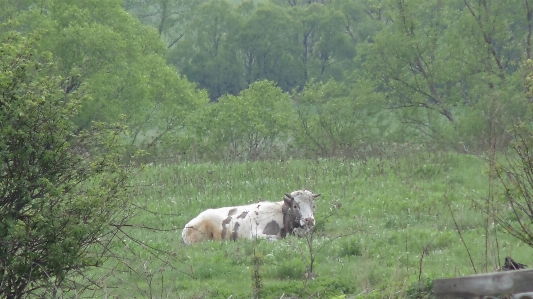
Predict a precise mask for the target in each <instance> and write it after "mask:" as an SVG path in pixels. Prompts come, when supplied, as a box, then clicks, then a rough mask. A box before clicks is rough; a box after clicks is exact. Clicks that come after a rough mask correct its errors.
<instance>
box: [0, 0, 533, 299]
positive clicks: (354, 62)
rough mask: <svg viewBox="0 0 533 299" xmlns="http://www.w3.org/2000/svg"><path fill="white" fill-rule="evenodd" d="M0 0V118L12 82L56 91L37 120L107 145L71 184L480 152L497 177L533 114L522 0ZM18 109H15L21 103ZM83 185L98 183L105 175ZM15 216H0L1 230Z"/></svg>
mask: <svg viewBox="0 0 533 299" xmlns="http://www.w3.org/2000/svg"><path fill="white" fill-rule="evenodd" d="M0 7H2V10H1V11H0V40H1V41H2V49H1V50H2V52H1V53H2V56H1V60H2V61H1V62H2V71H3V72H2V77H1V78H0V79H1V80H2V81H0V83H2V84H3V85H2V88H3V90H4V91H6V90H10V91H11V90H13V93H8V92H4V93H3V101H2V106H0V107H2V109H4V110H2V113H7V112H6V111H11V112H13V111H15V110H13V109H12V108H13V107H15V106H10V105H11V104H9V105H8V104H7V103H8V102H9V99H17V100H18V99H19V95H20V94H24V96H26V97H29V98H31V99H32V101H31V105H30V104H28V107H30V106H31V107H33V106H32V105H35V107H40V106H39V105H41V104H39V103H42V102H39V101H40V100H39V99H47V98H48V97H49V95H50V94H51V95H54V98H56V99H57V102H53V103H52V104H50V105H51V106H50V107H48V108H49V110H46V111H47V112H42V111H41V110H39V111H40V112H39V113H44V114H39V115H40V116H42V118H39V119H40V120H42V123H47V122H48V121H49V120H50V119H53V120H54V121H55V120H60V119H67V120H68V122H66V123H62V121H63V120H61V121H58V123H60V124H61V126H59V127H60V128H62V130H63V131H61V132H63V133H62V134H65V132H67V131H68V132H70V133H72V135H73V136H74V135H75V136H76V138H80V139H79V140H80V141H79V142H80V143H79V144H78V143H75V144H74V143H73V142H70V143H72V144H73V146H74V148H73V149H74V150H75V152H76V153H81V154H83V155H85V154H87V153H88V152H90V150H89V148H91V147H92V146H95V145H96V146H95V148H96V149H97V150H98V151H99V153H105V154H106V155H111V154H112V156H105V155H104V157H108V158H109V160H106V159H107V158H106V159H103V160H102V161H105V163H104V162H101V163H100V164H99V163H95V162H94V160H91V161H90V162H92V163H89V162H88V163H89V164H87V165H86V166H84V167H87V168H84V170H83V171H82V170H79V171H78V170H77V171H78V172H76V175H77V176H81V177H82V179H80V181H83V180H85V178H86V177H85V176H84V174H85V173H87V169H89V170H90V171H89V172H91V171H93V172H94V173H95V174H96V175H100V174H101V173H104V172H105V171H109V173H116V171H117V170H116V167H117V165H126V164H128V165H130V164H129V163H130V162H132V163H138V164H143V163H153V164H151V165H181V163H185V164H187V163H191V164H198V165H203V164H201V163H226V162H249V163H255V162H254V161H272V162H273V163H274V162H276V163H279V161H281V162H283V161H292V160H293V159H294V160H298V159H310V160H314V161H322V160H320V159H351V160H353V161H365V162H366V161H381V162H383V161H384V160H383V159H385V161H396V160H395V159H397V158H398V157H399V156H404V155H407V154H408V153H415V154H417V153H421V154H420V155H422V156H423V155H424V154H431V153H446V154H468V155H479V156H481V157H484V158H487V160H490V161H492V162H490V163H488V164H487V169H488V172H489V173H493V172H494V173H496V172H497V171H496V170H495V168H494V165H495V162H494V161H495V160H494V159H495V157H497V156H498V155H500V154H502V155H503V154H504V153H507V152H508V149H509V148H510V147H511V148H512V147H513V146H515V145H516V141H517V140H518V141H519V142H523V143H522V144H523V145H528V144H529V143H528V142H529V141H530V139H528V138H529V137H528V136H529V135H528V133H524V134H522V135H520V134H518V133H517V132H519V131H517V130H520V129H524V128H526V129H525V131H520V132H522V133H523V132H528V131H527V127H528V126H529V124H530V122H531V120H532V115H533V114H532V111H531V93H530V90H529V88H530V86H531V84H532V83H531V81H532V76H531V73H532V68H533V65H532V62H531V56H532V55H533V54H532V45H531V42H532V41H531V39H532V35H533V6H532V3H530V1H528V0H511V1H508V0H507V1H504V0H501V1H500V0H498V1H469V0H453V1H419V0H412V1H402V0H363V1H353V0H329V1H328V0H317V1H311V0H308V1H302V0H286V1H282V0H269V1H231V2H228V1H221V0H211V1H204V0H125V1H121V0H88V1H74V0H44V1H34V0H0ZM21 58H23V59H21ZM22 61H23V62H24V63H23V62H22ZM14 70H17V71H14ZM12 78H15V79H13V80H11V79H12ZM32 82H33V83H32ZM35 82H37V83H35ZM19 84H22V85H21V86H24V88H21V89H18V87H17V88H14V86H19ZM24 84H28V85H24ZM32 84H37V85H36V86H44V87H46V88H45V89H43V90H44V91H42V90H41V89H39V90H40V91H39V92H35V91H34V90H33V89H32V88H33V87H35V86H34V85H32ZM28 86H29V87H31V88H28ZM20 90H25V91H24V92H21V91H20ZM6 99H8V100H6ZM66 99H72V100H68V101H67V100H66ZM43 101H44V100H43ZM27 103H30V102H27ZM22 106H24V105H22ZM22 106H21V107H22ZM9 109H12V110H9ZM17 109H22V110H17V113H16V114H13V115H14V117H15V118H17V119H20V118H21V117H24V116H25V115H30V114H28V113H27V111H26V110H24V109H29V108H24V107H22V108H17ZM3 115H4V114H3ZM43 115H44V116H43ZM62 115H63V116H62ZM28 117H29V116H28ZM40 127H42V126H41V125H40V123H37V124H36V125H33V126H31V128H32V130H33V129H34V130H38V128H40ZM103 127H106V128H108V129H109V130H111V131H112V132H113V133H109V132H108V131H105V130H104V129H102V128H103ZM42 128H48V127H42ZM2 132H3V134H6V135H3V136H8V135H9V134H15V133H13V132H16V134H19V135H20V136H23V137H21V138H24V136H25V135H24V132H22V131H16V130H15V131H12V130H11V129H9V130H8V129H6V130H5V131H2ZM50 132H51V131H50ZM54 132H55V131H54ZM88 132H89V133H88ZM90 132H93V133H90ZM94 132H97V133H94ZM513 132H514V133H513ZM108 133H109V135H106V134H108ZM84 134H86V135H84ZM98 134H103V135H102V136H100V135H98ZM52 135H53V134H51V136H52ZM9 136H14V135H9ZM17 136H18V135H17ZM53 136H56V135H53ZM58 136H59V135H58ZM61 136H63V137H62V138H64V140H70V139H69V137H68V136H69V134H66V135H61ZM87 136H89V137H91V138H96V140H97V141H95V140H92V139H90V138H89V137H87ZM95 136H97V137H98V138H97V137H95ZM106 136H107V137H106ZM110 136H112V137H110ZM517 136H518V137H517ZM17 138H18V137H17ZM43 138H44V137H43ZM102 138H103V139H105V138H109V139H110V140H111V139H112V144H113V145H112V146H111V145H109V144H111V143H106V142H111V141H105V142H104V141H102V140H103V139H102ZM52 139H53V138H52ZM6 140H7V139H6ZM42 140H44V139H42ZM76 140H78V139H76ZM106 140H107V139H106ZM84 142H86V143H84ZM59 143H60V142H58V143H57V144H59ZM67 143H68V142H67ZM67 143H61V144H67ZM70 143H69V144H70ZM49 144H50V141H49V140H47V141H46V142H44V143H43V148H46V147H47V146H49ZM0 146H4V145H3V144H0ZM106 146H109V147H106ZM6 148H8V147H6V146H4V147H2V149H3V150H5V149H6ZM69 152H70V150H69ZM422 153H423V154H422ZM2 155H4V152H2ZM22 155H23V154H22ZM6 157H8V156H6ZM9 157H11V156H9ZM518 157H521V158H524V157H525V158H526V159H525V160H524V159H523V161H528V160H527V157H528V154H526V155H525V156H521V155H520V152H518ZM5 159H8V158H5ZM9 159H11V158H9ZM376 159H377V160H376ZM387 159H392V160H387ZM465 159H466V158H465ZM4 161H8V160H4ZM9 161H11V160H9ZM343 161H346V160H343ZM381 162H380V163H381ZM10 163H11V162H9V163H8V162H6V163H5V164H4V166H3V167H7V166H6V165H8V166H10V165H12V164H10ZM69 163H71V164H70V165H71V166H72V165H76V163H73V162H72V161H70V162H69ZM106 163H109V164H106ZM383 163H385V162H383ZM387 163H389V162H387ZM391 163H392V162H391ZM459 164H461V163H459ZM13 165H14V164H13ZM221 165H226V164H221ZM250 165H251V164H250ZM377 165H378V166H377V167H383V165H384V164H379V163H378V164H377ZM379 165H381V166H379ZM100 166H101V167H102V168H101V169H99V168H98V167H100ZM391 167H392V166H391ZM424 167H426V165H424ZM8 168H9V167H7V168H5V169H8ZM331 168H332V169H334V168H335V166H331ZM5 169H4V168H3V170H2V171H4V172H2V173H0V174H2V175H4V174H5V173H8V170H5ZM103 169H104V170H103ZM424 169H425V168H424ZM9 171H11V169H10V168H9ZM424 171H426V170H423V172H424ZM13 173H16V172H13ZM91 173H92V172H91ZM381 173H382V174H383V169H381ZM124 176H127V175H126V174H124ZM6 177H7V176H6ZM112 177H113V179H112V180H115V181H113V182H120V183H117V185H120V186H122V187H124V186H125V185H126V183H124V182H125V181H123V180H122V177H120V178H116V177H115V176H112ZM489 177H490V175H489ZM69 178H70V177H69ZM489 181H490V179H489ZM89 182H90V184H97V183H102V182H104V183H102V186H105V187H106V188H108V187H109V184H107V183H105V182H107V181H106V179H103V178H101V177H99V179H97V180H96V181H92V180H90V181H89ZM491 182H492V181H491ZM491 184H492V183H489V186H488V188H489V192H488V196H489V197H490V196H492V189H491V188H492V185H491ZM47 186H48V185H47ZM2 187H3V189H2V191H3V193H2V194H3V196H5V195H6V194H8V195H10V196H11V195H12V194H10V193H9V191H6V190H8V189H9V188H8V187H10V185H8V184H3V185H2ZM24 188H27V186H26V187H24ZM24 188H23V189H24ZM42 188H44V187H43V186H42V185H40V186H38V187H36V188H35V189H34V190H37V191H36V194H37V193H38V194H41V193H43V194H44V193H46V192H41V190H44V189H42ZM47 188H48V187H47ZM24 190H26V189H24ZM70 190H72V189H70V188H66V189H61V191H57V190H56V191H57V192H58V193H61V194H63V193H65V192H69V191H70ZM288 191H290V190H284V191H283V192H288ZM84 192H86V193H87V194H90V195H88V197H87V198H89V197H90V198H93V199H94V198H96V194H92V193H91V192H89V191H88V190H85V191H84ZM269 192H270V191H269ZM84 194H85V193H84ZM15 195H16V194H15ZM15 195H13V196H15ZM100 195H101V194H100ZM32 196H33V195H32ZM39 196H40V195H39ZM39 196H36V197H39ZM113 196H115V195H113ZM116 196H117V197H120V198H124V194H117V195H116ZM250 196H252V195H251V194H250ZM5 197H6V198H7V197H8V196H5ZM516 198H519V196H517V197H516ZM528 200H529V199H528ZM91 203H92V204H95V205H98V203H94V202H92V201H91ZM123 204H124V205H125V204H126V203H120V204H117V206H116V207H115V208H117V207H118V208H119V209H120V208H123V207H124V205H123ZM491 205H492V204H491ZM15 206H16V205H15ZM201 207H204V206H201ZM195 208H198V206H196V207H195ZM87 213H88V214H87V215H89V214H91V215H92V214H94V211H91V212H90V213H89V212H87ZM190 213H193V209H192V208H191V211H190ZM487 214H491V213H485V215H487ZM10 215H11V214H10ZM102 215H107V214H106V213H103V214H102ZM491 215H492V216H494V215H495V214H491ZM527 215H529V214H527V213H526V216H527ZM32 216H33V214H32ZM108 216H109V215H107V216H102V218H100V221H101V220H102V219H103V218H106V217H108ZM189 216H190V217H192V216H194V215H187V217H189ZM521 216H522V214H520V216H517V218H520V217H521ZM9 217H14V218H13V219H16V217H19V216H16V217H15V216H9ZM9 217H7V216H6V217H3V218H4V219H8V218H9ZM20 217H21V218H20V219H26V218H24V217H27V215H26V216H24V217H23V216H20ZM121 217H123V218H121V219H122V220H126V219H130V218H129V217H131V215H128V216H124V215H123V216H121ZM184 217H185V216H184ZM9 219H11V218H9ZM494 219H495V218H494ZM505 219H507V218H505ZM21 221H23V220H21ZM13 223H15V224H13ZM13 223H11V222H9V223H8V224H5V223H4V224H2V226H0V228H1V229H2V230H4V231H3V233H4V234H5V235H10V234H11V233H12V232H13V231H12V230H11V227H12V225H15V226H16V221H15V222H13ZM485 223H486V222H485ZM28 227H29V226H28ZM115 227H117V226H116V225H115ZM21 229H22V228H21ZM69 231H70V230H69ZM99 233H100V232H91V238H90V241H88V243H87V244H90V245H93V244H94V242H93V241H94V240H95V238H93V237H95V236H97V235H98V234H99ZM75 235H76V234H75ZM76 236H77V235H76ZM524 238H525V239H524ZM524 238H522V239H521V240H522V241H523V242H524V243H526V244H529V243H528V242H531V239H528V238H530V237H528V236H527V234H526V237H524ZM519 239H520V238H519ZM528 240H529V241H528ZM84 244H85V243H84ZM87 244H85V245H87ZM487 244H488V243H486V245H487ZM85 245H84V246H85ZM347 246H351V245H350V244H348V245H347ZM487 246H488V245H487ZM81 247H83V246H81ZM89 247H90V246H89V245H87V247H83V248H89ZM406 247H407V245H406ZM47 250H48V249H47ZM106 250H107V247H106ZM12 252H15V253H17V252H19V251H17V250H16V249H14V251H12ZM2 254H7V253H6V252H4V253H2V252H1V251H0V257H2V256H3V255H2ZM5 256H7V255H5ZM5 256H4V259H5ZM78 257H79V256H78ZM97 264H98V263H97V262H94V261H92V260H91V261H86V262H84V263H82V265H78V266H79V268H80V269H82V268H84V267H86V266H94V265H97ZM486 264H487V263H485V266H487V265H486ZM43 265H44V264H43ZM54 265H55V264H54ZM56 266H57V265H56ZM3 267H4V268H3V269H4V270H5V269H7V268H9V267H8V266H5V265H4V266H3ZM54 267H55V266H54ZM43 269H44V266H43ZM56 270H57V269H56ZM56 270H54V271H56ZM6 271H7V270H6ZM59 272H61V271H59ZM6 273H7V272H6ZM47 273H49V272H46V271H43V273H41V275H42V276H43V277H45V276H47V275H48V274H47ZM54 275H59V274H57V273H55V274H54ZM62 275H63V274H61V275H59V276H58V277H63V276H62ZM2 277H4V276H2ZM4 278H5V277H4ZM63 278H64V277H63ZM63 278H62V279H63ZM60 280H61V279H60ZM418 281H419V282H420V275H419V276H418ZM55 282H56V283H57V282H58V280H55ZM2 283H4V280H2ZM6 283H7V282H6ZM17 283H18V284H19V285H24V288H26V287H27V284H25V282H22V283H21V282H17V281H13V282H11V284H12V285H13V286H14V288H15V289H16V287H15V286H17ZM57 285H59V283H57ZM95 285H96V284H95ZM36 289H38V288H36ZM73 289H76V287H73ZM351 291H353V290H351ZM12 294H16V291H14V292H13V293H12ZM402 294H405V293H402ZM13 296H14V295H13ZM14 297H16V296H14Z"/></svg>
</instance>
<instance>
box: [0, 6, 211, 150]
mask: <svg viewBox="0 0 533 299" xmlns="http://www.w3.org/2000/svg"><path fill="white" fill-rule="evenodd" d="M15 2H16V1H15ZM8 8H9V11H11V12H12V14H10V15H9V18H7V19H5V20H3V21H2V23H1V24H0V28H2V29H3V30H16V31H18V32H21V33H22V34H25V33H27V32H32V31H33V30H38V31H39V32H40V38H39V40H38V41H37V42H36V43H35V45H36V47H38V48H39V49H41V50H44V51H47V52H50V53H51V54H52V55H53V56H54V61H55V65H56V67H55V68H54V69H50V70H47V71H49V72H51V73H50V75H53V76H61V77H62V78H64V80H63V81H62V84H61V88H62V89H63V90H64V91H65V92H66V93H67V94H73V95H76V96H78V97H80V98H82V99H83V100H81V101H80V106H79V107H78V109H79V113H77V115H76V116H75V117H74V118H73V120H74V122H75V124H76V126H77V128H78V129H79V130H82V129H87V128H89V127H90V126H91V124H92V123H93V121H99V122H107V123H112V122H119V121H124V122H125V123H126V124H127V125H128V127H129V128H130V130H131V132H132V135H131V136H122V137H125V138H124V139H123V142H124V144H125V145H128V146H129V147H130V153H133V152H135V151H136V150H137V149H139V148H141V149H148V150H150V152H151V153H159V154H163V153H165V151H168V149H169V148H173V149H176V150H179V151H181V152H183V151H186V150H189V149H190V147H191V138H190V137H189V136H187V134H190V133H188V131H187V129H188V128H187V125H188V124H189V123H190V118H192V117H194V113H195V111H196V110H197V109H198V108H199V107H202V106H203V105H204V104H205V103H206V102H207V100H208V98H207V95H206V94H205V93H204V92H202V91H198V90H197V89H196V87H195V86H194V85H193V84H191V83H189V82H188V81H187V80H186V79H185V78H183V77H181V76H179V75H178V74H177V73H176V72H175V70H174V69H173V68H171V67H169V66H167V65H166V61H165V59H164V54H165V47H164V45H163V44H162V42H161V41H160V39H159V36H158V35H157V32H156V31H155V30H153V29H152V28H150V27H148V26H144V25H142V24H141V23H140V22H139V21H138V20H137V19H135V18H134V17H133V16H131V15H130V14H129V13H127V12H126V11H125V10H124V9H123V7H122V1H120V0H113V1H107V0H91V1H82V2H79V1H78V2H77V1H70V0H49V1H27V3H26V2H21V3H18V4H15V3H13V2H11V3H9V5H8ZM161 145H165V146H161ZM156 147H158V148H157V150H155V149H154V148H156Z"/></svg>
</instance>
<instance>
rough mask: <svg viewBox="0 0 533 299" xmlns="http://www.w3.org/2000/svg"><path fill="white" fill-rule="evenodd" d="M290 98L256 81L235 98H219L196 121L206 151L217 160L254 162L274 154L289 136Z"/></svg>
mask: <svg viewBox="0 0 533 299" xmlns="http://www.w3.org/2000/svg"><path fill="white" fill-rule="evenodd" d="M291 110H292V107H291V102H290V99H289V96H288V95H287V94H285V93H283V92H282V91H281V89H280V88H278V87H276V86H275V85H274V83H272V82H269V81H260V82H256V83H254V84H252V85H250V87H249V88H248V89H246V90H243V91H242V92H241V93H240V94H239V95H238V96H231V95H229V96H225V97H222V98H221V99H220V101H219V103H216V104H211V105H210V106H209V108H208V109H206V111H205V113H204V114H203V116H202V117H201V118H200V119H199V122H200V123H201V124H199V130H200V131H199V132H198V135H199V137H200V138H201V139H202V140H203V142H204V146H205V149H206V150H207V151H209V152H211V151H214V149H215V148H216V149H217V150H216V151H214V153H216V154H218V155H221V156H220V157H224V156H226V157H238V158H243V159H257V158H259V157H263V156H271V155H275V154H276V147H278V146H280V145H281V144H283V142H284V141H285V140H286V138H287V137H288V132H287V131H288V128H289V123H290V121H291V119H292V115H291Z"/></svg>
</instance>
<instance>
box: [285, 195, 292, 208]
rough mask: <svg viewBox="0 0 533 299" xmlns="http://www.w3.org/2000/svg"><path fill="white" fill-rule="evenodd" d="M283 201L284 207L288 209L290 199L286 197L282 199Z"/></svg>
mask: <svg viewBox="0 0 533 299" xmlns="http://www.w3.org/2000/svg"><path fill="white" fill-rule="evenodd" d="M283 201H284V202H285V204H286V205H288V206H289V207H290V206H291V199H289V198H287V197H283Z"/></svg>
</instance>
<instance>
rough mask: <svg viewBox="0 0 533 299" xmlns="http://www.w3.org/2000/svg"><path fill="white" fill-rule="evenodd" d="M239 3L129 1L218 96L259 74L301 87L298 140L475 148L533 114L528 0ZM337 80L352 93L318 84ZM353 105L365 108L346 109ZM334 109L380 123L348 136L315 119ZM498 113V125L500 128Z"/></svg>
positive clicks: (347, 121) (349, 119) (295, 91)
mask: <svg viewBox="0 0 533 299" xmlns="http://www.w3.org/2000/svg"><path fill="white" fill-rule="evenodd" d="M236 2H237V3H230V2H227V1H189V2H187V3H188V4H187V5H186V6H184V5H182V4H180V1H173V0H165V1H142V2H135V1H126V3H127V5H126V6H127V7H128V8H129V9H130V11H131V12H133V13H134V15H136V16H138V17H139V18H140V19H141V20H143V21H145V22H147V23H149V24H151V25H153V26H155V27H156V28H159V29H160V30H159V34H160V35H161V36H162V39H163V40H165V41H170V42H167V48H168V51H167V54H166V56H167V61H168V62H169V63H170V64H172V65H174V66H175V68H176V70H177V71H178V72H179V73H180V74H183V75H185V76H186V77H187V78H188V79H189V80H191V81H193V82H196V83H197V84H198V86H199V87H200V88H202V89H205V90H206V91H207V92H208V94H209V97H210V100H211V101H218V100H219V99H221V98H222V97H224V96H225V95H228V94H229V95H237V94H239V93H240V92H241V91H243V90H245V89H247V88H248V87H249V86H250V85H251V84H253V83H254V82H257V81H260V80H269V81H271V82H274V83H275V85H276V86H277V87H279V88H281V90H283V91H284V92H286V93H289V94H291V96H292V104H293V107H295V108H294V109H295V110H294V111H293V113H294V115H299V116H300V118H301V119H300V124H301V125H299V126H297V127H296V128H293V129H294V130H292V135H295V132H300V133H301V134H303V135H301V136H293V137H295V139H296V140H297V142H298V147H299V148H305V149H312V150H311V151H313V152H315V153H317V154H318V153H320V154H326V155H327V154H331V153H334V152H338V148H339V147H348V148H352V149H354V148H358V146H360V145H362V144H365V143H366V144H368V143H372V142H376V140H378V141H379V139H381V140H385V139H386V140H388V141H399V142H406V141H413V140H415V139H412V138H413V137H416V140H417V141H416V142H424V141H430V142H432V143H435V142H438V143H439V144H441V145H444V144H448V145H451V146H452V147H453V148H456V149H459V148H462V149H463V150H464V149H473V150H476V149H483V148H486V146H487V144H488V141H487V140H488V139H489V138H498V139H499V140H500V143H501V144H502V145H504V144H506V137H505V135H506V133H505V132H506V129H507V128H508V127H509V125H510V124H511V123H512V122H513V121H514V120H515V119H516V118H520V119H525V118H528V117H529V109H528V108H526V107H527V106H528V105H529V102H528V100H527V98H526V96H525V94H524V92H523V78H524V75H523V72H522V67H521V66H522V65H523V64H524V62H525V60H526V59H529V58H530V57H531V35H532V32H533V31H532V26H533V20H532V17H531V15H533V13H532V7H531V3H530V1H528V0H516V1H511V2H509V1H491V2H486V1H467V0H456V1H446V2H444V1H430V2H427V1H402V0H382V1H375V0H366V1H353V0H332V1H297V0H295V1H282V0H271V1H236ZM179 15H182V16H183V17H179ZM184 15H186V16H184ZM170 16H174V17H175V18H176V19H172V18H171V17H170ZM176 20H179V22H178V21H176ZM170 23H171V24H172V26H170V27H168V26H167V27H165V26H166V25H165V24H170ZM165 28H168V29H165ZM171 36H174V38H170V37H171ZM178 37H179V38H178ZM333 82H334V83H333ZM332 84H337V85H336V86H337V89H338V92H339V93H342V91H343V90H345V93H347V94H348V95H347V96H346V97H344V100H340V101H338V102H339V103H340V104H339V105H338V106H336V104H333V103H332V102H331V101H328V100H323V101H322V102H321V100H320V95H319V94H317V93H313V91H314V90H317V89H321V88H322V89H327V88H328V86H332ZM322 85H323V86H322ZM312 94H313V95H312ZM312 97H314V98H313V99H311V98H312ZM304 103H307V104H304ZM322 105H325V106H323V107H322ZM346 105H348V106H351V107H352V108H354V107H357V112H355V111H354V110H353V109H352V110H351V111H352V114H350V115H348V113H346V111H347V110H345V108H346ZM326 106H328V107H326ZM251 109H253V108H251ZM304 110H307V111H308V112H309V111H311V112H312V113H310V114H309V115H304V114H302V111H304ZM325 111H327V112H325ZM348 111H349V110H348ZM322 112H323V113H322ZM328 114H329V115H330V116H329V117H331V115H336V116H334V118H335V119H336V120H337V121H339V123H337V124H336V125H337V126H342V127H345V128H350V126H351V124H352V123H353V122H354V120H361V117H362V115H363V114H364V115H365V122H366V123H367V124H372V125H371V126H366V130H364V129H363V130H364V131H367V132H365V134H356V133H350V134H348V135H345V133H342V134H337V132H336V131H335V130H333V129H332V128H328V129H327V130H326V129H325V128H324V127H327V126H328V124H327V122H324V121H321V122H320V123H318V125H319V126H318V127H317V126H315V125H314V124H312V119H313V118H321V119H322V120H323V119H324V118H325V117H328ZM302 118H304V119H302ZM309 121H310V122H309ZM489 121H490V122H493V123H494V124H496V126H493V127H492V131H491V132H489V131H488V129H487V128H488V127H489V126H487V123H488V122H489ZM387 123H388V125H387ZM306 126H307V127H306ZM319 127H322V128H324V129H323V130H324V131H323V132H322V133H320V134H319V133H318V131H319V129H318V128H319ZM385 127H387V128H385ZM310 128H312V129H310ZM376 128H379V129H376ZM313 130H314V133H311V131H313ZM328 130H329V131H328ZM350 130H362V128H358V129H355V128H351V129H349V130H348V129H347V130H346V131H350ZM368 131H371V132H373V134H370V133H369V132H368ZM326 132H329V133H326ZM313 134H316V135H313ZM328 134H329V135H330V136H327V135H328ZM356 135H358V136H356ZM360 135H365V138H363V139H362V136H360ZM489 135H490V136H491V137H489ZM332 136H334V137H332ZM384 137H388V138H384ZM428 138H429V139H428ZM326 140H327V141H326ZM357 141H359V142H357ZM317 143H326V144H328V145H318V144H317ZM313 144H314V145H313ZM341 144H342V145H341ZM326 147H327V149H326ZM319 148H321V149H319Z"/></svg>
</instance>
